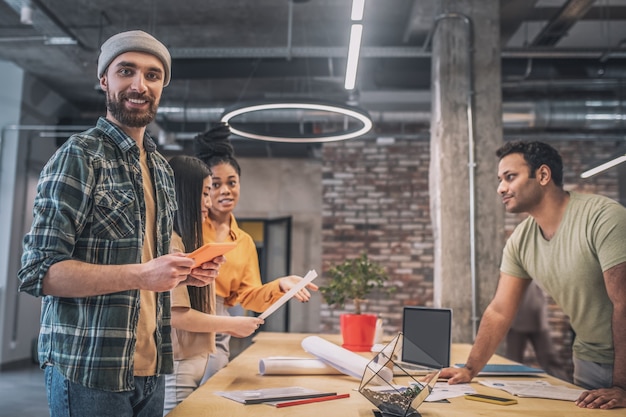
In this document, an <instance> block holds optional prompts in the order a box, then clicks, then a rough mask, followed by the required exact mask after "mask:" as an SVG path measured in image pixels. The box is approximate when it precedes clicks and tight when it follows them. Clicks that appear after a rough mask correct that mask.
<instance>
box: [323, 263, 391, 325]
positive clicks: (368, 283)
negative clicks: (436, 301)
mask: <svg viewBox="0 0 626 417" xmlns="http://www.w3.org/2000/svg"><path fill="white" fill-rule="evenodd" d="M328 275H330V278H331V279H330V281H329V282H328V285H323V286H321V287H320V289H319V290H320V292H321V294H322V297H324V299H325V300H326V302H327V303H328V305H330V306H336V307H338V308H344V307H345V305H346V303H347V302H348V301H350V300H352V301H353V302H354V306H355V314H361V303H363V302H364V301H365V299H366V298H367V297H368V296H369V295H370V293H372V292H373V291H374V290H382V291H384V292H386V293H389V294H390V293H393V292H394V291H395V290H396V288H395V287H386V286H385V283H386V282H387V281H388V280H389V275H387V272H386V271H385V269H384V268H383V267H382V266H381V265H380V264H378V263H376V262H373V261H371V260H370V259H369V258H368V257H367V254H366V253H362V254H361V256H359V257H358V258H354V259H346V260H345V261H344V262H343V263H341V264H339V265H336V266H334V267H332V268H331V269H329V270H328Z"/></svg>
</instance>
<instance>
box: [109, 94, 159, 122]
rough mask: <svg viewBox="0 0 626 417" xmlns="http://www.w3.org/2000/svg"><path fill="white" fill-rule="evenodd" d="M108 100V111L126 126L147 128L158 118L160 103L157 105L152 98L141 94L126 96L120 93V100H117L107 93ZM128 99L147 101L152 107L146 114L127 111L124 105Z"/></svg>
mask: <svg viewBox="0 0 626 417" xmlns="http://www.w3.org/2000/svg"><path fill="white" fill-rule="evenodd" d="M106 98H107V99H106V101H107V102H106V104H107V110H108V111H109V113H111V115H112V116H113V117H114V118H115V120H117V121H118V122H120V123H121V124H122V125H124V126H128V127H145V126H148V125H149V124H150V122H152V121H153V120H154V118H155V117H156V112H157V106H158V103H155V102H154V100H153V99H152V98H150V97H146V96H142V95H140V94H133V95H126V94H124V93H120V95H119V98H118V99H117V100H116V99H115V97H112V96H111V95H110V94H109V92H108V91H107V94H106ZM126 98H137V99H146V100H148V102H149V104H150V107H149V109H148V110H147V111H146V112H145V113H140V112H138V111H134V110H127V109H126V108H125V107H124V104H123V102H124V99H126Z"/></svg>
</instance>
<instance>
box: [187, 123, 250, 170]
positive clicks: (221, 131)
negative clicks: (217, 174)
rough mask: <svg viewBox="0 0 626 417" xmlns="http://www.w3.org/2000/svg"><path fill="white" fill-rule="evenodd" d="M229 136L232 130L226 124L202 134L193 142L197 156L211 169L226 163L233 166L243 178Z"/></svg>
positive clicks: (220, 124) (218, 125)
mask: <svg viewBox="0 0 626 417" xmlns="http://www.w3.org/2000/svg"><path fill="white" fill-rule="evenodd" d="M228 136H230V128H229V127H228V125H227V124H226V123H219V124H217V125H216V126H215V127H213V128H211V129H209V130H208V131H206V132H204V133H200V134H199V135H197V136H196V137H195V138H194V140H193V144H194V150H195V154H196V156H197V157H198V158H199V159H201V160H202V161H203V162H204V163H205V164H207V165H208V166H209V168H213V167H214V166H217V165H220V164H223V163H226V164H229V165H230V166H232V167H233V168H234V170H235V172H237V175H239V177H241V167H240V166H239V163H238V162H237V160H236V159H235V150H234V148H233V145H231V143H230V140H228Z"/></svg>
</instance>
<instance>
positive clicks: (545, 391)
mask: <svg viewBox="0 0 626 417" xmlns="http://www.w3.org/2000/svg"><path fill="white" fill-rule="evenodd" d="M478 382H479V383H480V384H481V385H484V386H486V387H491V388H497V389H501V390H503V391H506V392H508V393H509V394H512V395H516V396H518V397H533V398H546V399H550V400H563V401H576V400H577V399H578V397H579V396H580V394H582V393H583V391H584V390H583V389H581V388H569V387H566V386H562V385H552V384H550V383H549V382H547V381H540V380H537V381H507V380H494V379H483V380H480V381H478Z"/></svg>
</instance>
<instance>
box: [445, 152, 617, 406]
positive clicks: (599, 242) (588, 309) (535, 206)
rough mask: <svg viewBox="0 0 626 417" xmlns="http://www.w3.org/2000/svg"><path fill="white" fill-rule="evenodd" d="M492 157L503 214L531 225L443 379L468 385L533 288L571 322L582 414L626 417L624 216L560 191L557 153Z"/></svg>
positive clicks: (509, 250) (514, 243)
mask: <svg viewBox="0 0 626 417" xmlns="http://www.w3.org/2000/svg"><path fill="white" fill-rule="evenodd" d="M496 155H497V156H498V157H499V158H500V163H499V168H498V179H499V186H498V193H499V194H500V195H501V197H502V203H503V204H504V206H505V209H506V211H507V212H509V213H528V214H529V215H530V216H529V217H528V218H527V219H526V220H524V221H523V222H522V223H521V224H520V225H518V226H517V228H516V229H515V231H514V232H513V234H512V235H511V237H510V238H509V240H508V241H507V244H506V247H505V249H504V253H503V260H502V264H501V267H500V281H499V283H498V289H497V291H496V295H495V297H494V299H493V300H492V301H491V303H490V304H489V306H488V307H487V309H486V310H485V312H484V314H483V316H482V320H481V324H480V329H479V331H478V335H477V336H476V341H475V343H474V346H473V348H472V350H471V352H470V354H469V357H468V359H467V363H466V366H465V367H464V368H459V369H453V368H447V369H444V370H443V371H442V373H441V377H442V378H449V383H451V384H455V383H461V382H469V381H470V380H471V379H472V378H473V377H474V376H476V375H477V374H478V372H480V370H481V369H482V368H483V367H484V365H485V364H486V363H487V361H488V360H489V358H490V357H491V356H492V355H493V353H494V352H495V350H496V348H497V347H498V345H499V343H500V341H501V340H502V339H503V337H504V336H505V334H506V332H507V330H508V328H509V326H510V325H511V322H512V321H513V318H514V317H515V313H516V311H517V308H518V306H519V304H520V301H521V299H522V297H523V295H524V291H525V290H526V288H527V287H528V284H529V282H530V280H531V279H532V280H535V281H536V282H537V283H538V284H539V285H540V286H541V287H542V288H543V289H544V290H545V291H546V292H547V293H548V294H549V295H550V296H552V298H554V300H555V301H556V302H557V304H559V306H561V308H562V309H563V311H564V312H565V313H566V314H568V315H569V316H570V319H571V324H572V328H573V329H574V332H575V333H576V339H575V341H574V346H573V351H574V383H576V384H577V385H580V386H583V387H585V388H587V389H588V390H589V391H585V392H583V393H582V394H581V396H580V397H579V398H578V400H577V401H576V405H578V406H579V407H581V408H602V409H609V408H618V407H626V250H625V246H626V243H625V242H626V208H624V207H623V206H622V205H620V204H619V203H617V202H615V201H613V200H611V199H609V198H606V197H601V196H597V195H586V194H577V193H570V192H567V191H565V190H564V189H563V163H562V160H561V157H560V155H559V154H558V152H557V151H556V150H555V149H554V148H552V147H551V146H549V145H547V144H545V143H541V142H528V143H527V142H509V143H507V144H505V145H504V146H503V147H501V148H500V149H499V150H498V151H497V153H496Z"/></svg>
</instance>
